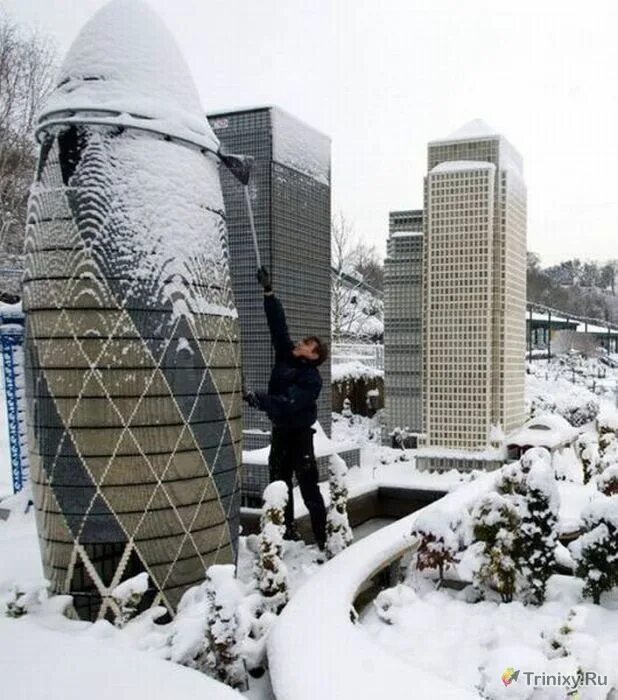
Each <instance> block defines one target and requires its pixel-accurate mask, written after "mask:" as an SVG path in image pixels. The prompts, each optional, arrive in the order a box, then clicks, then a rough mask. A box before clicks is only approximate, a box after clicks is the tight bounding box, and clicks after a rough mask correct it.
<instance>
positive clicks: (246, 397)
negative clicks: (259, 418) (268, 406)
mask: <svg viewBox="0 0 618 700" xmlns="http://www.w3.org/2000/svg"><path fill="white" fill-rule="evenodd" d="M242 400H243V401H244V402H245V403H248V404H249V406H251V408H259V407H260V402H259V400H258V397H257V396H256V394H255V392H254V391H247V392H246V393H245V394H243V395H242Z"/></svg>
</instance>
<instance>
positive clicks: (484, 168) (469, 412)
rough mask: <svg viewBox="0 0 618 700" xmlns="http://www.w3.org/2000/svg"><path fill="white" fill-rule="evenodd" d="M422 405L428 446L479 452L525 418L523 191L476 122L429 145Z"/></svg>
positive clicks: (506, 146) (516, 162)
mask: <svg viewBox="0 0 618 700" xmlns="http://www.w3.org/2000/svg"><path fill="white" fill-rule="evenodd" d="M425 205H426V214H425V236H424V261H423V267H424V272H423V277H424V298H423V340H424V343H423V348H424V360H423V397H424V398H423V402H424V411H423V413H424V433H425V444H426V445H427V446H440V447H447V448H456V449H466V450H479V449H483V448H485V447H486V445H487V443H488V435H489V431H490V428H491V426H492V425H500V426H501V427H502V429H503V430H504V432H505V433H508V432H510V431H511V430H513V429H514V428H517V427H518V426H519V425H521V424H522V422H523V420H524V372H525V368H524V353H525V303H526V188H525V184H524V180H523V174H522V159H521V156H520V155H519V154H518V153H517V151H516V150H515V149H514V148H513V146H511V144H510V143H509V142H508V141H507V140H506V139H505V138H504V137H503V136H500V135H499V134H497V133H496V132H495V131H493V130H492V129H491V128H490V127H488V126H487V125H486V124H485V123H484V122H482V121H480V120H476V121H473V122H470V123H469V124H466V125H465V126H464V127H463V128H461V129H459V130H458V131H456V132H455V133H454V134H451V135H450V136H449V137H448V138H446V139H444V140H441V141H433V142H431V143H430V144H429V148H428V174H427V177H426V179H425Z"/></svg>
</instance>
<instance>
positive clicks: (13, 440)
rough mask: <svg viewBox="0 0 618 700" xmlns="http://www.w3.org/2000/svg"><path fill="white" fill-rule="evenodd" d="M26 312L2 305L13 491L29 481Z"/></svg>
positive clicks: (1, 342) (0, 344)
mask: <svg viewBox="0 0 618 700" xmlns="http://www.w3.org/2000/svg"><path fill="white" fill-rule="evenodd" d="M23 344H24V314H23V313H22V311H21V309H20V307H19V306H17V305H15V306H4V307H0V351H1V352H2V368H3V373H4V392H5V399H6V410H7V424H8V432H9V453H10V458H11V475H12V480H13V491H14V492H15V493H17V492H18V491H21V489H22V488H23V487H24V485H25V483H26V482H27V481H28V454H27V451H26V449H25V445H24V441H25V438H24V435H25V425H24V423H25V420H24V415H25V414H24V406H23V399H24V382H23V379H24V350H23Z"/></svg>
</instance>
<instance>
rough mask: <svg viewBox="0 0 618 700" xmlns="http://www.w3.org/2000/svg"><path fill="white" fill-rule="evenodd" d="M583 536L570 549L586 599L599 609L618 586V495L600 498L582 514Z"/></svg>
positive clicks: (601, 496)
mask: <svg viewBox="0 0 618 700" xmlns="http://www.w3.org/2000/svg"><path fill="white" fill-rule="evenodd" d="M582 520H583V523H584V528H583V529H584V532H583V534H582V535H581V536H580V537H578V539H576V540H575V542H572V543H571V544H570V545H569V550H570V552H571V554H572V555H573V559H574V560H575V562H576V565H577V568H576V575H577V576H579V577H580V578H583V579H584V582H585V585H584V595H585V596H586V597H589V598H592V600H593V602H594V603H595V604H596V605H599V604H600V602H601V594H602V593H605V592H608V591H610V590H612V588H614V587H616V586H618V495H614V496H605V495H599V497H598V498H596V499H595V500H594V501H592V503H590V504H589V505H588V506H587V507H586V508H585V509H584V511H583V513H582Z"/></svg>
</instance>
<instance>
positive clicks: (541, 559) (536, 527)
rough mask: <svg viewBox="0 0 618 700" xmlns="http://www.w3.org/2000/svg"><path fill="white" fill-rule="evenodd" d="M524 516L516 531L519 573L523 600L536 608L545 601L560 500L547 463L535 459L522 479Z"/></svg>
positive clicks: (553, 558)
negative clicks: (524, 478)
mask: <svg viewBox="0 0 618 700" xmlns="http://www.w3.org/2000/svg"><path fill="white" fill-rule="evenodd" d="M524 499H525V512H524V513H523V516H522V519H521V529H520V531H519V539H520V543H519V547H518V550H519V556H520V569H521V574H522V577H523V581H524V586H525V589H526V592H525V598H526V599H527V600H529V601H530V602H532V603H535V604H536V605H540V604H541V603H543V602H544V600H545V589H546V586H547V581H548V579H549V577H550V576H551V575H552V573H553V568H554V564H555V551H556V545H557V543H558V513H559V508H560V497H559V495H558V488H557V486H556V481H555V479H554V474H553V470H552V468H551V466H550V464H549V462H548V461H546V460H543V459H538V460H537V461H536V462H535V463H534V464H533V466H532V467H531V468H530V471H529V473H528V475H527V478H526V491H525V496H524Z"/></svg>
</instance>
